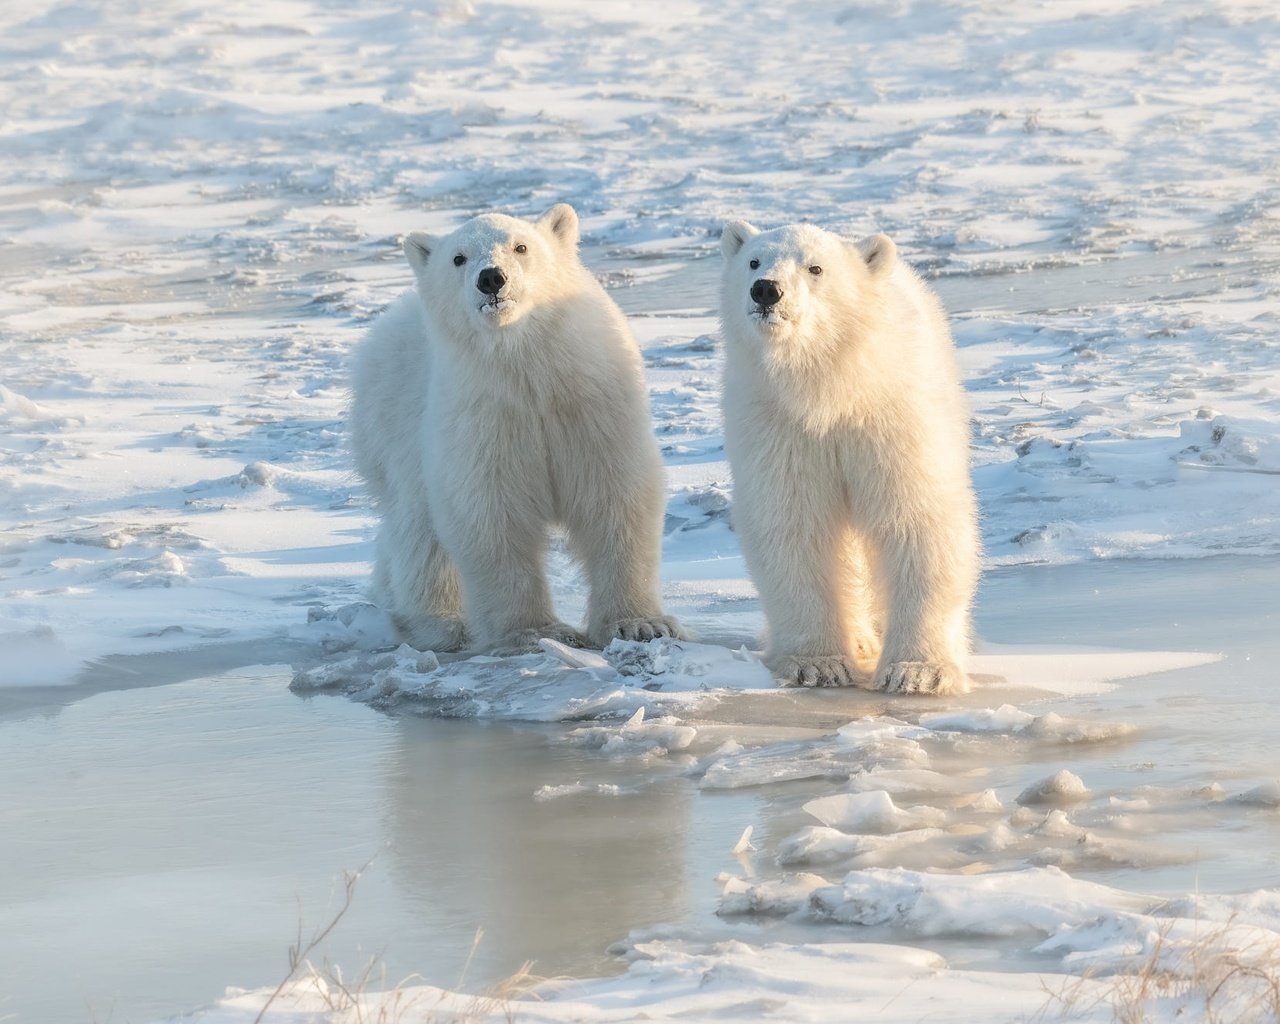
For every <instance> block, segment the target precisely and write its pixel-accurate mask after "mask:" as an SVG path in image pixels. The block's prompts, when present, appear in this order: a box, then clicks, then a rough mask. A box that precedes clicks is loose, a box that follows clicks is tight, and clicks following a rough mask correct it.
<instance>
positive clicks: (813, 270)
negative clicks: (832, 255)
mask: <svg viewBox="0 0 1280 1024" xmlns="http://www.w3.org/2000/svg"><path fill="white" fill-rule="evenodd" d="M809 273H811V274H812V275H813V276H814V277H817V276H818V275H819V274H821V273H822V268H821V267H819V266H812V267H810V268H809Z"/></svg>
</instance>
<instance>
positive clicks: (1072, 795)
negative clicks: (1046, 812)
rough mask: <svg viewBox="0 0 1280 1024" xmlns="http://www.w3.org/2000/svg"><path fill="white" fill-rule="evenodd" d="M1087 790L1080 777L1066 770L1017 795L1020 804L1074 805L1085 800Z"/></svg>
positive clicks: (1055, 773) (1087, 794)
mask: <svg viewBox="0 0 1280 1024" xmlns="http://www.w3.org/2000/svg"><path fill="white" fill-rule="evenodd" d="M1088 796H1089V790H1088V788H1087V787H1086V786H1085V784H1084V782H1083V780H1082V779H1081V778H1080V776H1078V775H1076V774H1074V773H1073V772H1070V771H1068V770H1067V769H1066V768H1063V769H1061V770H1060V771H1057V772H1054V773H1053V774H1052V775H1050V776H1049V777H1048V778H1044V779H1041V780H1040V781H1039V782H1036V783H1033V784H1032V785H1030V786H1028V787H1027V788H1026V789H1024V790H1023V791H1022V792H1021V793H1019V794H1018V803H1020V804H1024V805H1025V804H1056V803H1075V802H1077V801H1080V800H1085V799H1087V798H1088Z"/></svg>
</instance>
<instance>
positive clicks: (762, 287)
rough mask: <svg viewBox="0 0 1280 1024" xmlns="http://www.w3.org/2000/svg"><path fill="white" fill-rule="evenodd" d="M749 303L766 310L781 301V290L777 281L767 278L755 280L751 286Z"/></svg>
mask: <svg viewBox="0 0 1280 1024" xmlns="http://www.w3.org/2000/svg"><path fill="white" fill-rule="evenodd" d="M751 301H752V302H754V303H755V304H756V305H757V306H761V307H763V308H765V309H768V308H769V307H770V306H776V305H777V304H778V303H779V302H781V301H782V289H781V288H779V287H778V282H777V281H771V280H770V279H769V278H767V277H761V278H757V279H756V281H755V282H753V283H752V285H751Z"/></svg>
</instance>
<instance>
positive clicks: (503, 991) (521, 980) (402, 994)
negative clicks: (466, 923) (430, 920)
mask: <svg viewBox="0 0 1280 1024" xmlns="http://www.w3.org/2000/svg"><path fill="white" fill-rule="evenodd" d="M372 863H373V861H372V860H370V861H369V862H367V863H366V864H365V865H364V866H363V867H361V868H360V869H359V870H357V871H344V872H343V899H342V904H341V906H339V907H338V909H337V910H336V911H335V912H334V913H333V915H332V916H331V917H330V918H329V920H328V921H327V922H325V923H324V924H323V925H322V926H320V927H319V928H317V929H316V931H315V932H313V933H312V935H311V937H310V938H308V939H306V940H305V941H304V939H303V929H302V921H301V918H299V921H298V934H297V938H296V939H295V940H294V942H293V943H292V944H291V945H290V946H289V970H288V972H287V973H286V974H285V976H284V977H283V978H281V979H280V983H279V984H278V985H277V986H276V987H275V989H274V990H273V991H272V992H271V994H270V995H269V996H268V997H267V999H266V1001H265V1002H264V1003H263V1004H262V1007H261V1009H259V1011H258V1015H257V1016H256V1017H255V1018H254V1024H267V1022H268V1013H269V1012H270V1011H271V1008H272V1006H274V1005H275V1004H276V1003H278V1002H279V1001H280V1000H281V999H282V998H296V997H299V996H301V997H306V998H307V999H308V1001H311V1002H313V1003H314V1005H316V1006H317V1008H318V1010H319V1011H320V1012H323V1013H325V1015H326V1016H327V1018H328V1019H329V1020H330V1021H333V1022H335V1024H337V1022H341V1024H435V1022H444V1021H448V1022H450V1024H470V1022H480V1021H494V1020H505V1021H507V1022H508V1024H514V1022H515V1019H516V1018H515V1009H514V1007H513V1006H512V1005H511V1004H512V1001H513V1000H515V999H516V998H518V997H520V996H522V995H526V994H527V993H528V991H529V989H531V988H533V987H534V986H535V985H538V984H540V983H541V982H543V981H546V980H548V979H546V978H540V977H538V976H536V975H535V974H533V971H532V968H533V962H532V961H526V962H525V963H524V964H523V965H522V966H521V967H520V969H519V970H517V971H516V972H515V973H514V974H512V975H510V976H508V977H506V978H504V979H502V980H501V981H500V982H498V983H497V984H495V985H492V986H489V987H488V988H487V989H485V990H484V991H483V992H481V993H479V994H476V995H456V994H454V993H451V992H446V991H442V990H441V989H438V988H434V987H432V986H430V985H427V984H426V982H425V980H424V979H423V978H421V977H420V976H418V975H410V976H409V977H407V978H404V979H402V980H401V981H400V982H399V983H398V984H396V985H393V986H391V987H390V988H387V982H386V972H385V970H384V969H383V968H382V965H381V964H380V963H379V961H378V959H377V958H376V957H374V958H372V959H371V960H369V962H368V963H367V964H365V966H364V967H363V968H362V969H361V970H360V971H358V972H357V973H355V974H353V975H351V976H347V975H346V974H345V973H344V972H343V970H342V968H341V967H340V966H339V965H337V964H333V963H331V962H330V961H329V960H328V959H327V958H325V959H322V960H320V962H319V963H318V964H316V963H314V962H313V961H312V957H313V955H314V954H315V953H316V952H317V951H318V949H319V947H320V945H321V944H322V943H323V942H324V941H325V939H327V938H328V937H329V935H330V934H332V933H333V930H334V929H335V928H337V926H338V924H339V923H340V922H341V921H342V919H343V918H344V917H345V916H346V915H347V912H348V911H349V910H350V909H351V906H352V903H353V902H354V900H355V893H356V884H357V883H358V882H359V880H360V877H361V875H363V874H364V872H365V871H366V870H367V869H368V868H369V866H370V864H372ZM483 937H484V930H483V929H477V930H476V934H475V937H474V938H473V939H472V942H471V949H470V950H469V952H468V954H467V959H466V962H465V963H464V964H463V968H462V971H461V974H460V976H459V978H458V982H457V988H458V989H461V988H462V987H463V986H464V985H465V983H466V976H467V973H468V971H469V970H470V967H471V961H472V959H473V957H474V956H475V954H476V950H477V949H478V948H479V946H480V942H481V940H482V939H483Z"/></svg>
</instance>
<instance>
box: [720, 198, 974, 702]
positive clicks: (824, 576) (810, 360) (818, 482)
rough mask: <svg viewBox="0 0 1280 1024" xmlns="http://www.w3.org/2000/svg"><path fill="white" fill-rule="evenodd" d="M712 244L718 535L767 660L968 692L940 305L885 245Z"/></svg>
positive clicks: (787, 237) (965, 571)
mask: <svg viewBox="0 0 1280 1024" xmlns="http://www.w3.org/2000/svg"><path fill="white" fill-rule="evenodd" d="M721 247H722V249H723V252H724V255H725V257H726V264H725V269H724V279H723V292H722V296H721V318H722V321H723V327H724V337H725V347H726V356H725V359H726V366H725V387H724V418H725V447H726V449H727V452H728V455H729V463H730V468H731V470H732V473H733V481H734V500H733V523H734V527H735V529H736V531H737V533H738V536H739V539H740V542H741V545H742V550H743V554H744V555H745V557H746V561H747V567H748V569H749V570H750V573H751V576H752V578H753V580H754V581H755V583H756V587H757V589H758V590H759V592H760V599H761V603H762V605H763V608H764V612H765V616H766V619H767V622H768V630H769V645H768V651H767V655H766V658H767V660H768V662H769V664H770V667H771V668H773V670H774V671H775V673H776V674H777V675H778V676H779V677H780V678H781V679H782V681H783V682H784V683H787V684H790V685H801V686H846V685H861V684H866V683H868V682H870V683H871V684H872V685H874V686H875V687H877V688H879V689H883V690H888V691H891V692H902V693H938V694H952V693H961V692H964V691H965V690H966V689H967V688H968V679H967V676H966V675H965V672H964V667H963V666H964V661H965V657H966V655H967V653H968V649H969V609H970V605H971V603H972V600H973V593H974V590H975V587H976V585H977V579H978V570H979V539H978V531H977V507H976V502H975V499H974V494H973V487H972V483H971V481H970V476H969V453H968V445H969V414H968V409H967V405H966V400H965V396H964V392H963V390H962V388H961V386H960V383H959V374H958V371H957V368H956V362H955V350H954V346H953V344H952V341H951V334H950V331H949V329H948V327H947V321H946V315H945V313H944V312H943V310H942V307H941V305H940V303H939V302H938V300H937V298H936V297H935V296H934V294H933V293H932V292H931V291H930V290H929V289H928V288H927V287H926V286H925V284H924V283H923V282H922V281H921V280H920V279H919V278H918V277H917V276H916V275H915V273H914V272H913V271H912V270H911V269H910V268H909V267H908V266H906V265H905V264H904V263H902V262H901V261H900V260H899V259H898V258H897V250H896V247H895V246H894V244H893V242H892V240H890V239H889V238H888V237H886V236H885V235H876V236H874V237H872V238H868V239H866V240H864V241H862V242H859V243H856V244H855V243H851V242H847V241H845V240H843V239H841V238H839V237H837V236H836V235H833V234H830V233H829V232H826V231H823V230H821V229H819V228H816V227H813V226H810V225H792V226H788V227H782V228H778V229H777V230H774V231H766V232H760V231H758V230H757V229H756V228H754V227H752V226H751V225H750V224H747V223H745V222H743V221H734V222H731V223H729V224H727V225H726V226H725V229H724V233H723V236H722V239H721ZM872 666H874V668H872Z"/></svg>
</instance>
